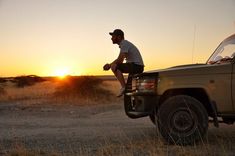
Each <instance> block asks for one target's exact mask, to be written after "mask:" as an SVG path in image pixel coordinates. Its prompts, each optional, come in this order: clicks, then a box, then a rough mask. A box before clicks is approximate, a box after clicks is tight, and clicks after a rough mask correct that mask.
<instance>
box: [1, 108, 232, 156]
mask: <svg viewBox="0 0 235 156" xmlns="http://www.w3.org/2000/svg"><path fill="white" fill-rule="evenodd" d="M16 144H17V145H22V146H23V147H25V148H27V149H34V150H35V149H36V150H41V149H42V150H43V151H54V152H56V153H60V154H62V155H66V154H68V155H83V154H84V153H85V154H86V155H96V154H97V152H100V151H103V152H104V151H106V153H105V152H104V153H101V155H109V154H110V153H111V154H113V155H115V153H116V154H117V155H123V152H124V153H125V152H131V154H130V153H128V154H130V155H151V154H154V155H155V152H156V155H159V154H160V155H177V154H178V155H204V154H205V155H220V154H222V155H235V154H234V153H235V147H234V144H235V125H221V128H219V129H217V128H214V127H213V126H212V125H210V127H209V131H208V134H207V136H206V138H205V139H204V140H203V141H202V142H201V143H199V144H198V145H194V146H187V147H181V146H176V145H167V144H166V143H165V142H163V141H162V139H161V137H160V136H159V135H158V133H157V131H156V129H155V126H154V125H153V124H152V123H151V122H150V120H149V118H141V119H137V120H134V119H129V118H128V117H127V116H126V115H125V113H124V110H123V105H122V103H116V104H110V105H96V106H48V105H47V106H45V105H36V106H24V105H19V104H17V103H11V104H0V155H1V154H2V155H4V154H6V153H7V152H8V151H10V150H11V149H12V148H14V147H15V146H16ZM146 145H152V147H149V146H148V147H147V148H146ZM120 147H121V148H120ZM155 147H156V148H157V149H155ZM115 149H116V150H117V149H119V150H121V152H120V151H116V152H115V153H112V150H115ZM107 151H108V152H110V153H109V154H107ZM149 151H150V152H149ZM199 151H201V152H199ZM126 154H127V153H126Z"/></svg>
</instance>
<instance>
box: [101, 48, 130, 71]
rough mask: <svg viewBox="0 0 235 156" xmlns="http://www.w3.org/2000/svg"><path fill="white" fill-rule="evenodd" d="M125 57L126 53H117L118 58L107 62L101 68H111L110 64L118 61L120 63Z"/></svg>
mask: <svg viewBox="0 0 235 156" xmlns="http://www.w3.org/2000/svg"><path fill="white" fill-rule="evenodd" d="M126 57H127V53H123V52H121V53H120V54H119V55H118V58H117V59H116V60H114V61H113V62H112V63H110V64H109V63H107V64H105V65H104V66H103V69H104V70H109V69H110V68H111V66H112V65H116V64H119V63H122V62H123V61H124V59H125V58H126Z"/></svg>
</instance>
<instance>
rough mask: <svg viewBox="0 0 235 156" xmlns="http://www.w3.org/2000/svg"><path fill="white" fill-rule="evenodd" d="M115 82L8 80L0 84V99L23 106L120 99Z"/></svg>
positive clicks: (81, 79) (80, 103)
mask: <svg viewBox="0 0 235 156" xmlns="http://www.w3.org/2000/svg"><path fill="white" fill-rule="evenodd" d="M118 85H119V84H118V83H117V81H104V80H101V79H98V78H96V77H94V76H84V77H68V78H66V79H62V80H60V79H51V80H49V81H44V82H41V83H36V84H34V85H32V86H27V87H21V88H19V87H16V86H15V84H14V83H11V82H8V83H6V84H5V85H4V87H0V102H12V101H17V102H20V103H24V104H27V105H35V104H59V105H63V104H69V105H71V104H72V105H73V104H74V105H87V104H99V103H110V101H112V102H117V101H120V100H121V99H117V98H116V97H115V95H114V93H115V92H116V91H117V86H118Z"/></svg>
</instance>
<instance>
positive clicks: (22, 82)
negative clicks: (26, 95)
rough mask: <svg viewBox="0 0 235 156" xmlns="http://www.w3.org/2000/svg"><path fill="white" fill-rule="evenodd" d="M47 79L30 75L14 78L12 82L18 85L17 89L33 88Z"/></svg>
mask: <svg viewBox="0 0 235 156" xmlns="http://www.w3.org/2000/svg"><path fill="white" fill-rule="evenodd" d="M43 81H45V79H43V78H41V77H39V76H36V75H28V76H18V77H15V78H13V80H12V82H13V83H15V84H16V87H19V88H22V87H25V86H32V85H34V84H35V83H39V82H43Z"/></svg>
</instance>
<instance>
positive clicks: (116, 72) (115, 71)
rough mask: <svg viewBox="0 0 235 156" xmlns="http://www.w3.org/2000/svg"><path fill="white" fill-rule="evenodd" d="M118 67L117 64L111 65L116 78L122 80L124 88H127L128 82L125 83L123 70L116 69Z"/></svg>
mask: <svg viewBox="0 0 235 156" xmlns="http://www.w3.org/2000/svg"><path fill="white" fill-rule="evenodd" d="M116 67H117V65H116V64H113V65H112V66H111V69H112V71H113V73H114V75H115V76H116V78H117V79H118V81H119V82H120V84H121V86H122V88H125V86H126V83H125V79H124V76H123V74H122V72H121V71H120V70H116Z"/></svg>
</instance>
